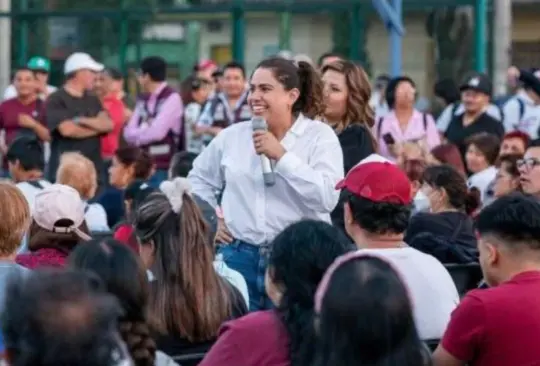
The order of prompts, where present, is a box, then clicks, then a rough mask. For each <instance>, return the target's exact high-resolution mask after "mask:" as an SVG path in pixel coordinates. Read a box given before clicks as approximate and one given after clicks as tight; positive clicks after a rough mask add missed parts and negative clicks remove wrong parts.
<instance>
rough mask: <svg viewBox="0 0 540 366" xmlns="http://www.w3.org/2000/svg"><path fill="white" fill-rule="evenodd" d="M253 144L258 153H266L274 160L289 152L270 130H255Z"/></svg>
mask: <svg viewBox="0 0 540 366" xmlns="http://www.w3.org/2000/svg"><path fill="white" fill-rule="evenodd" d="M253 144H254V145H255V151H256V152H257V154H259V155H260V154H264V155H266V157H267V158H268V159H271V160H274V161H279V159H281V157H282V156H283V155H285V153H286V152H287V151H286V150H285V148H284V147H283V145H281V143H280V142H279V141H278V139H277V138H276V137H275V136H274V135H273V134H272V133H271V132H268V131H253Z"/></svg>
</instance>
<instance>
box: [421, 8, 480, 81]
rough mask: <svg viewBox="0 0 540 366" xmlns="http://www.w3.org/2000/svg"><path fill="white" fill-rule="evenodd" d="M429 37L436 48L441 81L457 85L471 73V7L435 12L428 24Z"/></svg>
mask: <svg viewBox="0 0 540 366" xmlns="http://www.w3.org/2000/svg"><path fill="white" fill-rule="evenodd" d="M426 31H427V34H428V35H429V36H430V37H431V38H432V39H433V40H434V42H435V47H436V66H435V71H436V77H437V80H440V79H443V78H452V79H453V80H455V81H456V82H458V83H459V82H460V80H461V79H462V78H463V77H464V76H465V75H466V74H467V73H468V72H469V71H470V70H471V67H472V44H473V35H472V31H473V27H472V11H471V9H470V7H454V8H446V9H440V10H435V11H433V12H431V13H430V14H429V16H428V18H427V21H426Z"/></svg>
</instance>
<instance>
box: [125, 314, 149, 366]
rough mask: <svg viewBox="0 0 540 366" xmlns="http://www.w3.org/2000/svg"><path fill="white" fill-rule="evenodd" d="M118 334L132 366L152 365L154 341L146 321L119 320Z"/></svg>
mask: <svg viewBox="0 0 540 366" xmlns="http://www.w3.org/2000/svg"><path fill="white" fill-rule="evenodd" d="M119 329H120V335H121V337H122V340H123V341H124V342H125V343H126V346H127V348H128V351H129V354H130V355H131V358H132V359H133V364H134V366H154V364H155V360H156V342H155V341H154V339H153V338H152V336H151V334H150V327H149V326H148V323H147V322H146V321H139V322H132V321H127V320H125V321H123V320H120V322H119Z"/></svg>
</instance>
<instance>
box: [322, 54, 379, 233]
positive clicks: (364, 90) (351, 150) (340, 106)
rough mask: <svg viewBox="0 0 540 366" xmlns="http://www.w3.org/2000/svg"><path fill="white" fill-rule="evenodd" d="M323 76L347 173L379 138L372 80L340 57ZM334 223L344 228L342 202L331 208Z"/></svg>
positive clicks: (330, 117)
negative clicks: (373, 129) (371, 102)
mask: <svg viewBox="0 0 540 366" xmlns="http://www.w3.org/2000/svg"><path fill="white" fill-rule="evenodd" d="M322 79H323V82H324V92H325V106H326V108H325V111H324V117H325V119H326V121H327V123H328V124H329V125H330V126H331V127H332V128H333V129H334V131H335V132H336V134H337V135H338V138H339V143H340V145H341V149H342V150H343V162H344V166H343V167H344V170H345V174H347V173H348V172H349V170H351V169H352V168H353V167H354V166H355V165H356V164H358V163H359V162H360V161H361V160H363V159H365V158H367V157H368V156H369V155H371V154H373V153H375V152H376V150H377V141H375V138H374V137H373V135H372V134H371V127H373V124H374V122H375V120H374V112H373V109H372V108H371V106H370V105H369V100H370V96H371V88H370V86H369V79H368V76H367V74H366V72H365V71H364V69H362V68H361V67H360V66H357V65H355V64H354V63H352V62H350V61H341V60H339V61H335V62H333V63H330V64H327V65H326V66H324V67H323V68H322ZM332 222H333V223H334V225H336V226H338V227H340V228H341V229H343V231H344V229H345V226H344V223H343V205H342V204H338V205H337V206H336V208H335V209H334V211H332Z"/></svg>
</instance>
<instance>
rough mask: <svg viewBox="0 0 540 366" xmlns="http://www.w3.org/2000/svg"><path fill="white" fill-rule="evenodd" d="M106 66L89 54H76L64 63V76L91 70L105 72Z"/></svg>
mask: <svg viewBox="0 0 540 366" xmlns="http://www.w3.org/2000/svg"><path fill="white" fill-rule="evenodd" d="M104 68H105V66H103V64H100V63H99V62H97V61H96V60H94V59H93V58H92V56H90V55H89V54H87V53H84V52H75V53H73V54H71V55H70V56H69V57H68V58H67V60H66V62H65V63H64V74H65V75H67V74H71V73H72V72H75V71H79V70H91V71H95V72H100V71H103V69H104Z"/></svg>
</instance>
